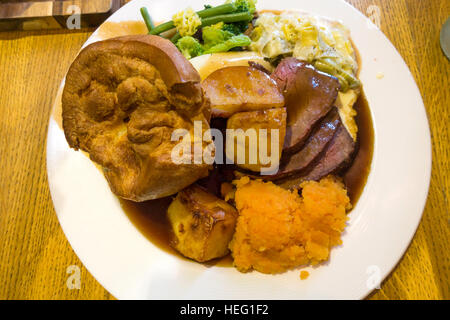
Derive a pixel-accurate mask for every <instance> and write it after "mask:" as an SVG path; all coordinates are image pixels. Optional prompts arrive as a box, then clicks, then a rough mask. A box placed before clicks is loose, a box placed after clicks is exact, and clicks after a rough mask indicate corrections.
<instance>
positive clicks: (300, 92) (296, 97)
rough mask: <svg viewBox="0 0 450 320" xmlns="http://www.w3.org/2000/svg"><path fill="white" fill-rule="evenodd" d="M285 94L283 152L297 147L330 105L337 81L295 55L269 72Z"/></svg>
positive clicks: (337, 87)
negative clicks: (285, 110) (285, 116)
mask: <svg viewBox="0 0 450 320" xmlns="http://www.w3.org/2000/svg"><path fill="white" fill-rule="evenodd" d="M272 78H273V79H274V80H275V81H276V82H277V84H278V86H279V87H280V89H281V90H282V92H283V94H284V97H285V102H286V104H285V106H286V109H287V128H286V138H285V140H284V148H283V152H285V153H295V152H296V151H298V150H300V149H301V147H302V146H303V144H304V142H305V141H306V139H307V138H308V136H309V134H310V133H311V131H312V129H313V128H314V126H315V124H316V123H317V122H318V121H319V120H320V119H322V118H323V117H324V116H325V115H326V114H327V113H328V112H329V111H330V110H331V108H332V106H333V103H334V101H335V100H336V97H337V93H338V90H339V88H340V85H339V81H338V80H337V79H336V78H335V77H333V76H330V75H327V74H325V73H323V72H320V71H318V70H316V69H315V68H314V67H313V66H312V65H309V64H307V63H305V62H301V61H300V60H298V59H295V58H285V59H283V60H282V61H281V63H280V64H279V65H278V66H277V68H276V69H275V71H274V72H273V73H272Z"/></svg>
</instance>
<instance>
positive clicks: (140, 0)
mask: <svg viewBox="0 0 450 320" xmlns="http://www.w3.org/2000/svg"><path fill="white" fill-rule="evenodd" d="M146 2H147V3H148V1H144V0H135V1H132V2H129V3H127V4H126V5H125V6H123V7H122V8H121V9H119V10H118V11H117V12H116V13H115V14H114V15H112V16H111V17H110V18H108V19H107V20H106V21H110V20H111V18H113V17H114V16H116V14H118V13H119V12H121V10H123V9H124V8H129V7H137V6H138V3H146ZM156 2H158V1H156ZM202 2H204V1H202ZM211 2H216V1H211ZM340 2H341V3H343V4H345V5H346V6H348V7H350V8H351V9H352V10H353V11H354V13H355V12H356V14H358V15H360V16H362V17H363V18H364V19H365V20H366V21H369V23H371V22H370V20H369V19H368V18H367V17H365V16H364V15H363V14H362V13H361V12H360V11H358V10H357V9H356V8H355V7H353V6H352V5H350V4H349V3H347V2H345V1H343V0H340ZM259 9H260V10H261V8H259ZM344 24H345V23H344ZM97 30H98V29H96V31H94V33H93V34H92V35H91V36H90V37H89V38H88V39H87V41H86V42H85V43H84V44H83V46H82V48H84V47H85V46H86V45H87V44H89V43H90V42H91V41H92V39H95V35H96V33H97ZM378 31H379V33H380V34H381V36H382V37H383V38H384V41H385V42H387V43H388V44H389V45H390V46H391V50H394V51H395V53H396V54H397V55H398V56H399V57H400V59H401V60H402V62H403V64H404V66H405V67H406V69H407V70H408V77H409V78H411V79H412V81H413V83H414V85H415V90H416V91H417V93H418V94H419V97H420V101H419V102H420V104H421V106H422V108H423V111H424V114H425V122H426V131H427V137H426V138H425V140H428V141H426V143H428V146H429V150H427V151H426V153H427V154H428V159H426V161H427V162H428V164H429V166H428V167H429V168H428V169H429V170H426V171H427V172H426V173H425V180H426V187H425V189H424V191H425V192H424V193H423V196H422V198H423V199H422V201H419V202H422V204H421V206H420V215H419V216H418V218H417V219H416V222H415V224H414V226H410V228H412V229H413V230H414V231H413V232H412V233H411V235H410V236H409V239H404V240H403V243H406V245H404V246H403V250H400V251H401V252H400V253H399V254H398V256H397V257H395V258H393V259H391V260H395V263H391V266H390V268H389V270H385V271H383V276H382V281H384V279H386V278H387V277H388V276H389V275H390V274H391V273H392V271H393V270H394V269H395V268H396V266H397V265H398V263H399V262H400V260H401V258H402V257H403V256H404V254H405V252H406V251H407V250H408V248H409V246H410V244H411V242H412V239H413V238H414V235H415V234H416V232H417V228H418V226H419V224H420V222H421V220H422V216H423V212H424V209H425V206H426V203H427V199H428V192H429V187H430V182H431V170H432V145H431V135H430V127H429V122H428V115H427V113H426V109H425V106H424V104H423V100H422V95H421V92H420V90H419V88H418V86H417V83H416V82H415V79H414V77H413V76H412V74H411V72H410V70H409V68H408V66H407V65H406V63H405V61H404V59H403V57H402V56H401V55H400V54H399V52H398V51H397V49H396V48H395V46H394V45H393V44H392V43H391V42H390V41H389V39H388V38H387V37H386V36H385V35H384V33H383V32H381V31H380V30H378ZM361 60H362V59H361ZM63 83H64V80H63V82H62V83H61V87H60V90H61V89H62V85H63ZM369 106H370V101H369ZM52 114H53V113H52ZM371 114H372V117H373V111H372V110H371ZM373 120H374V123H373V125H374V131H375V134H374V135H375V137H374V138H375V141H374V144H375V146H374V154H373V158H372V163H371V171H370V173H369V177H368V180H367V184H369V180H370V179H371V177H372V172H373V166H374V164H375V157H376V156H377V148H376V145H377V142H378V141H377V140H378V139H377V133H376V123H375V119H373ZM52 121H53V122H54V119H53V115H51V117H50V120H49V126H48V134H47V139H46V144H47V145H46V160H47V161H46V166H47V174H48V181H49V187H50V191H51V197H52V202H53V203H55V200H54V196H55V190H53V189H54V186H52V182H51V178H50V175H49V172H50V171H51V170H52V169H51V168H49V163H52V161H49V154H51V153H52V150H49V148H50V147H49V143H48V141H49V140H50V133H51V130H53V129H54V126H55V123H52ZM50 146H51V144H50ZM367 184H366V186H365V188H364V189H365V190H366V187H367ZM365 190H364V191H363V194H362V195H361V197H362V196H363V195H364V194H365V193H366V192H365ZM360 200H361V199H360ZM54 208H55V212H56V214H57V216H58V220H59V222H60V224H61V227H62V229H63V232H64V234H65V236H66V238H67V240H68V241H69V243H70V244H71V247H72V249H73V250H74V252H75V253H76V254H77V256H78V257H79V259H80V261H82V263H83V264H84V265H85V266H86V268H87V269H88V271H89V272H90V273H91V274H92V276H94V278H95V279H96V280H97V281H98V282H99V283H100V284H101V285H102V286H103V287H104V288H105V289H106V290H107V291H109V292H110V293H111V294H113V295H114V296H115V297H118V296H120V294H115V293H113V291H115V290H114V289H112V288H111V289H108V287H109V285H105V283H103V282H102V281H100V280H99V278H98V277H97V276H96V274H95V273H93V272H92V271H91V270H90V268H89V267H88V266H87V265H88V264H89V263H88V262H87V261H84V259H83V258H82V257H81V256H80V254H79V253H78V252H77V251H78V250H76V248H75V247H74V245H73V244H72V241H71V237H70V236H69V235H68V234H67V232H66V231H67V230H66V229H65V228H64V226H63V223H62V222H61V218H60V215H59V214H58V211H57V208H56V206H55V204H54ZM137 232H138V233H140V231H137ZM344 244H345V243H344ZM372 291H373V290H367V292H366V293H365V294H363V295H360V296H358V297H354V298H359V299H361V298H365V297H367V296H368V295H370V294H371V293H372Z"/></svg>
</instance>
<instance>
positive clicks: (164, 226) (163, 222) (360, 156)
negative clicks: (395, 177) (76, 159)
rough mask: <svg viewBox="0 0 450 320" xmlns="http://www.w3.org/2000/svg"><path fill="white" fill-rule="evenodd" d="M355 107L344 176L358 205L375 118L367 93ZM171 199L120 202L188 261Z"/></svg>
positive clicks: (156, 239) (144, 229) (222, 262)
mask: <svg viewBox="0 0 450 320" xmlns="http://www.w3.org/2000/svg"><path fill="white" fill-rule="evenodd" d="M354 108H355V110H356V111H357V113H358V115H357V116H356V123H357V125H358V139H359V140H358V143H359V149H358V151H357V154H356V156H355V159H354V161H353V163H352V165H351V167H350V168H349V169H348V170H347V171H346V173H345V174H344V175H343V178H344V182H345V184H346V186H347V192H348V195H349V197H350V200H351V203H352V205H353V206H355V204H356V202H357V201H358V199H359V197H360V195H361V193H362V191H363V189H364V186H365V184H366V181H367V177H368V175H369V171H370V165H371V162H372V155H373V146H374V131H373V124H372V117H371V114H370V109H369V106H368V103H367V100H366V98H365V96H364V93H363V92H362V93H361V95H360V96H359V98H358V100H357V102H356V103H355V106H354ZM171 200H172V197H167V198H163V199H158V200H152V201H146V202H143V203H136V202H132V201H128V200H123V199H120V203H121V205H122V208H123V210H124V211H125V213H126V214H127V216H128V217H129V219H130V220H131V222H132V223H133V224H134V225H135V226H136V227H137V228H138V229H139V231H140V232H141V233H142V234H143V235H144V236H145V237H146V238H147V239H148V240H150V241H151V242H152V243H153V244H155V245H156V246H158V247H159V248H161V249H163V250H165V251H166V252H170V253H173V254H176V255H177V256H179V257H181V258H183V259H186V260H188V259H187V258H185V257H183V256H182V255H180V254H179V253H178V252H177V251H175V250H174V249H173V248H172V247H171V246H170V228H169V222H168V220H167V218H166V211H167V208H168V206H169V204H170V202H171ZM204 265H205V266H223V267H226V266H231V265H232V259H231V256H230V255H228V256H226V257H224V258H220V259H215V260H213V261H209V262H207V263H204Z"/></svg>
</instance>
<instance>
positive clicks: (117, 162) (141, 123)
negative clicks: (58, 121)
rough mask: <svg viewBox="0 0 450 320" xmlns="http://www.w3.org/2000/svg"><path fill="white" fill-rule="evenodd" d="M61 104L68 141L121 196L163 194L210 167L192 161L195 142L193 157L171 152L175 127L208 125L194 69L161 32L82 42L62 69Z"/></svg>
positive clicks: (207, 111) (206, 108)
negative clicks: (177, 159) (177, 157)
mask: <svg viewBox="0 0 450 320" xmlns="http://www.w3.org/2000/svg"><path fill="white" fill-rule="evenodd" d="M62 109H63V111H62V115H63V127H64V133H65V135H66V139H67V141H68V143H69V145H70V147H72V148H74V149H76V150H78V149H81V150H83V151H86V152H88V153H89V155H90V158H91V159H92V160H93V161H95V162H97V163H98V164H100V165H101V166H102V167H103V171H104V174H105V177H106V178H107V180H108V182H109V185H110V187H111V189H112V191H113V192H114V193H115V194H117V195H118V196H120V197H122V198H126V199H130V200H134V201H144V200H150V199H157V198H161V197H165V196H168V195H171V194H174V193H176V192H178V191H180V190H181V189H183V188H185V187H187V186H188V185H190V184H192V183H193V182H195V181H196V180H198V179H199V178H202V177H205V176H207V175H208V170H209V169H210V165H208V164H204V163H201V164H194V161H193V159H194V155H193V150H194V148H190V149H191V150H192V152H191V153H190V154H187V158H188V159H191V160H192V161H187V162H186V161H184V162H183V163H181V164H176V163H175V162H174V161H173V160H172V157H171V152H172V150H173V148H174V146H176V145H177V144H178V143H179V142H178V141H171V136H172V133H173V131H174V130H176V129H186V130H187V131H185V132H186V134H189V135H190V137H192V136H193V128H194V121H200V124H201V125H202V128H203V130H206V129H208V128H209V124H208V121H209V118H210V106H209V101H208V99H206V98H205V97H204V94H203V91H202V88H201V85H200V76H199V74H198V73H197V71H196V70H195V69H194V68H193V66H192V65H191V64H190V63H189V61H187V60H186V59H185V58H184V57H183V55H182V54H181V53H180V52H179V51H178V49H177V48H176V47H175V46H174V45H173V44H172V43H171V42H170V41H168V40H166V39H163V38H161V37H158V36H151V35H136V36H124V37H118V38H113V39H109V40H105V41H100V42H96V43H93V44H91V45H89V46H87V47H86V48H85V49H83V50H82V51H81V52H80V54H79V55H78V57H77V58H76V59H75V61H74V62H73V64H72V66H71V67H70V69H69V72H68V73H67V77H66V83H65V87H64V92H63V96H62ZM205 147H206V143H204V142H202V148H205ZM183 157H184V159H186V154H183Z"/></svg>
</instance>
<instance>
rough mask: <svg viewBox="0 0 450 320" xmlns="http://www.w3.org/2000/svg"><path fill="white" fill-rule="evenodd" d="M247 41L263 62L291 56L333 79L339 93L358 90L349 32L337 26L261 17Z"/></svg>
mask: <svg viewBox="0 0 450 320" xmlns="http://www.w3.org/2000/svg"><path fill="white" fill-rule="evenodd" d="M250 37H251V39H252V43H251V45H250V49H251V50H252V51H255V52H258V53H259V54H261V55H263V56H264V57H266V58H270V59H274V58H276V57H278V56H280V55H292V56H294V57H296V58H297V59H299V60H302V61H306V62H308V63H311V64H314V66H315V67H316V68H317V69H319V70H321V71H323V72H326V73H329V74H331V75H333V76H336V77H337V78H338V79H339V81H340V83H341V87H342V88H341V90H342V91H346V90H347V89H348V88H355V87H358V86H359V81H358V80H357V78H356V76H355V75H356V72H357V69H358V65H357V62H356V57H355V53H354V50H353V47H352V44H351V41H350V37H349V31H348V30H347V29H346V28H345V27H344V26H343V25H342V24H341V23H339V22H335V21H328V20H325V19H323V18H319V17H314V16H308V15H304V14H300V13H283V14H280V15H275V14H273V13H263V14H261V15H260V16H259V18H258V19H257V20H256V22H255V28H254V29H253V31H252V33H251V35H250Z"/></svg>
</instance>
